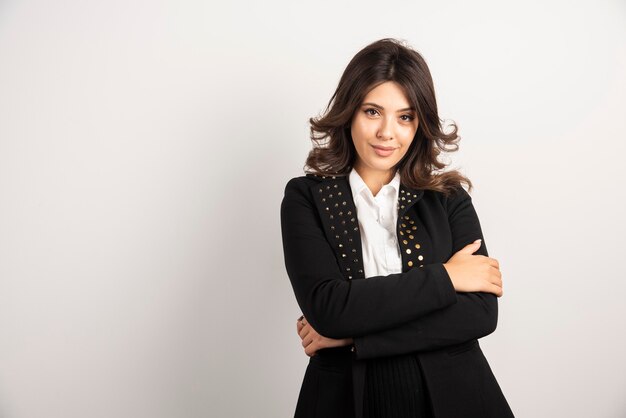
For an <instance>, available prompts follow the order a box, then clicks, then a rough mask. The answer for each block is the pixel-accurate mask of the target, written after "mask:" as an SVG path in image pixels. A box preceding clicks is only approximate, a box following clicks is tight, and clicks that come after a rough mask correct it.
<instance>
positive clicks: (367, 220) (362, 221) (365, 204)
mask: <svg viewBox="0 0 626 418" xmlns="http://www.w3.org/2000/svg"><path fill="white" fill-rule="evenodd" d="M348 179H349V182H350V188H351V189H352V196H353V197H354V204H355V206H356V210H357V217H358V220H359V229H360V232H361V246H362V248H363V265H364V269H365V270H364V273H365V278H368V277H372V276H386V275H388V274H392V273H402V256H401V254H400V247H399V246H398V237H397V234H396V223H397V220H398V193H399V190H400V172H399V171H397V170H396V174H395V176H394V177H393V179H392V180H391V181H390V182H389V183H387V184H385V185H384V186H383V187H382V188H381V189H380V191H379V192H378V193H377V194H376V196H374V195H373V194H372V191H371V190H370V189H369V187H368V186H367V184H365V182H364V181H363V179H362V178H361V176H360V175H359V173H357V172H356V170H355V169H354V168H352V170H351V171H350V175H349V176H348Z"/></svg>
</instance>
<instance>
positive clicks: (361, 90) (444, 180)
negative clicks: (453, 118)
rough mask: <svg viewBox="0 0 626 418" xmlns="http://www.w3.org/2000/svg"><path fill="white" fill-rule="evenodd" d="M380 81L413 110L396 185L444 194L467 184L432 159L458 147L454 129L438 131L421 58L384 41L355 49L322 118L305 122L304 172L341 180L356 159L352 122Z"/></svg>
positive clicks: (402, 45) (430, 84)
mask: <svg viewBox="0 0 626 418" xmlns="http://www.w3.org/2000/svg"><path fill="white" fill-rule="evenodd" d="M386 81H395V82H397V83H398V84H399V85H400V86H402V88H403V90H404V93H405V94H406V96H407V99H408V100H409V102H410V103H411V105H412V106H413V107H415V109H416V111H417V117H418V121H419V124H418V128H417V132H416V133H415V137H414V138H413V142H412V143H411V146H410V147H409V149H408V150H407V153H406V155H405V156H404V158H402V160H400V161H399V162H398V164H397V165H396V167H395V168H396V169H398V170H400V178H401V182H402V183H403V184H404V185H406V186H408V187H412V188H415V189H425V190H434V191H438V192H442V193H444V194H445V195H448V194H450V193H451V192H453V191H454V189H455V188H457V187H460V184H461V183H465V184H466V185H467V187H468V188H469V191H471V190H472V187H473V186H472V182H471V181H470V180H469V179H468V178H467V177H465V176H464V175H462V174H461V173H460V172H458V171H457V170H450V171H447V172H444V171H442V170H443V169H444V168H445V167H446V164H445V163H442V162H440V161H439V160H438V158H437V157H438V156H439V154H440V153H441V152H454V151H457V150H458V148H459V145H458V143H457V142H458V141H459V140H460V136H458V135H457V130H458V128H457V125H456V124H455V123H452V125H453V126H454V129H453V130H452V132H450V133H444V132H443V130H442V122H443V120H442V119H440V118H439V115H438V113H437V101H436V98H435V89H434V86H433V80H432V77H431V75H430V70H429V69H428V66H427V65H426V61H425V60H424V58H422V56H421V55H420V54H419V53H418V52H417V51H415V50H413V49H412V48H411V47H409V46H408V45H406V43H405V42H404V41H400V40H397V39H393V38H384V39H380V40H378V41H376V42H373V43H371V44H370V45H368V46H366V47H365V48H363V49H362V50H360V51H359V52H358V53H357V54H356V55H355V56H354V57H353V58H352V60H351V61H350V62H349V63H348V66H347V67H346V69H345V71H344V72H343V75H342V76H341V79H340V80H339V85H338V86H337V89H336V90H335V93H334V94H333V95H332V97H331V99H330V101H329V102H328V105H327V106H326V109H325V110H324V113H323V114H322V115H321V116H319V117H317V118H310V119H309V122H310V124H311V141H312V142H313V149H312V150H311V151H310V152H309V155H308V156H307V159H306V163H305V166H304V171H305V172H307V173H312V174H317V175H324V176H345V175H348V174H349V173H350V170H351V169H352V165H353V164H354V162H355V159H356V156H357V154H356V150H355V148H354V143H353V142H352V136H351V134H350V126H351V122H352V117H353V116H354V114H355V112H356V111H357V109H358V108H359V107H360V105H361V103H362V101H363V99H364V98H365V96H366V95H367V93H368V92H369V91H370V90H371V89H373V88H375V87H376V86H378V85H379V84H381V83H384V82H386Z"/></svg>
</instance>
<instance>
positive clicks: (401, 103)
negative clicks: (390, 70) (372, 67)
mask: <svg viewBox="0 0 626 418" xmlns="http://www.w3.org/2000/svg"><path fill="white" fill-rule="evenodd" d="M363 102H375V103H376V104H379V105H381V106H383V107H386V106H385V104H387V105H388V106H390V107H398V108H402V107H408V106H410V103H409V100H408V98H407V96H406V93H405V92H404V88H402V86H401V85H400V84H398V83H396V82H395V81H385V82H383V83H381V84H379V85H377V86H375V87H374V88H372V89H371V90H370V91H369V92H367V94H366V95H365V97H364V98H363Z"/></svg>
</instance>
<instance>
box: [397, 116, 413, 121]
mask: <svg viewBox="0 0 626 418" xmlns="http://www.w3.org/2000/svg"><path fill="white" fill-rule="evenodd" d="M400 117H401V118H405V117H406V119H402V120H403V121H405V122H410V121H412V120H413V119H415V117H414V116H412V115H402V116H400Z"/></svg>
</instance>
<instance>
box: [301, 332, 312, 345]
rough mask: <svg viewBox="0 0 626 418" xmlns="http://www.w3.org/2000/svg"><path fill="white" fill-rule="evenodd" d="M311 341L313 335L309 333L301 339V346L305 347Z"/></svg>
mask: <svg viewBox="0 0 626 418" xmlns="http://www.w3.org/2000/svg"><path fill="white" fill-rule="evenodd" d="M312 342H313V336H312V335H311V334H309V335H307V336H306V337H304V338H303V339H302V347H304V348H306V347H308V346H309V345H310V344H311V343H312Z"/></svg>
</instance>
